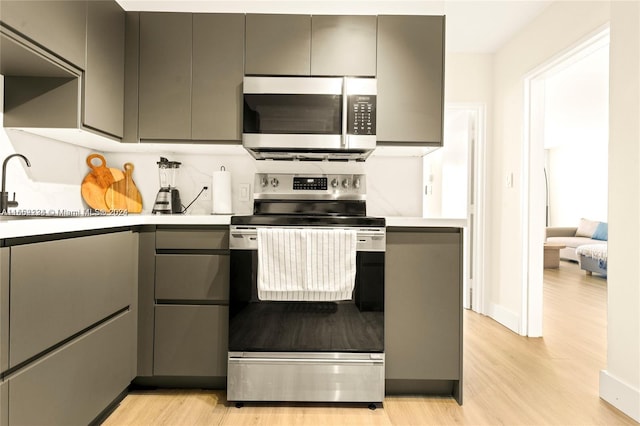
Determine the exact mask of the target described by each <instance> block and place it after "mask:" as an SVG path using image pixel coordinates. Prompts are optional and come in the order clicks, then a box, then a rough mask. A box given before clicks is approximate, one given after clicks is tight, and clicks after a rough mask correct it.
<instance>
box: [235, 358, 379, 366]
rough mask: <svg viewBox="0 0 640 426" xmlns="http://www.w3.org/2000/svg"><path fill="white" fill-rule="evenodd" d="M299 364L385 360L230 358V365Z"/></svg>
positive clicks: (364, 362) (375, 362)
mask: <svg viewBox="0 0 640 426" xmlns="http://www.w3.org/2000/svg"><path fill="white" fill-rule="evenodd" d="M292 362H295V363H299V364H333V365H336V364H344V365H349V364H359V365H384V359H335V358H331V359H327V358H325V359H317V358H244V357H243V358H232V357H229V363H235V364H244V363H255V364H284V363H292Z"/></svg>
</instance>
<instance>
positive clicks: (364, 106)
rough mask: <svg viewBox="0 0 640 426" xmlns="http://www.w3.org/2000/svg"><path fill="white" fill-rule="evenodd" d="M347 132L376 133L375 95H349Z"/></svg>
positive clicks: (354, 133)
mask: <svg viewBox="0 0 640 426" xmlns="http://www.w3.org/2000/svg"><path fill="white" fill-rule="evenodd" d="M347 134H349V135H375V134H376V96H375V95H349V96H348V99H347Z"/></svg>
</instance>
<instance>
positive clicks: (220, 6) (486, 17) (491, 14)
mask: <svg viewBox="0 0 640 426" xmlns="http://www.w3.org/2000/svg"><path fill="white" fill-rule="evenodd" d="M117 1H118V3H119V4H120V5H121V6H122V7H123V8H124V9H125V10H127V11H173V12H219V13H238V12H240V13H301V14H344V15H347V14H359V15H364V14H418V15H429V14H435V15H443V14H444V15H446V17H447V21H446V28H447V34H446V49H447V51H448V52H466V53H491V52H495V51H496V50H497V49H499V48H500V47H501V46H502V45H503V44H504V43H505V42H506V41H508V40H509V39H510V38H511V37H512V36H513V35H514V34H515V33H516V32H517V31H518V30H519V29H520V28H522V27H523V26H525V25H526V24H527V23H529V22H531V20H533V19H534V18H535V17H536V16H538V15H539V14H540V13H541V12H542V11H543V10H544V9H545V8H547V7H548V6H549V5H550V4H551V3H552V1H547V0H498V1H486V0H422V1H417V0H408V1H407V0H400V1H391V0H385V1H375V0H374V1H370V0H345V1H338V0H325V1H318V0H295V1H294V0H251V1H245V0H235V1H233V0H117Z"/></svg>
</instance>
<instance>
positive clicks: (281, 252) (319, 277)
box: [258, 228, 357, 301]
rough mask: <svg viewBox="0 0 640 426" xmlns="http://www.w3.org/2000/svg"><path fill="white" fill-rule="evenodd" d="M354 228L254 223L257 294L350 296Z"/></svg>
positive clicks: (262, 297) (268, 296)
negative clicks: (258, 224)
mask: <svg viewBox="0 0 640 426" xmlns="http://www.w3.org/2000/svg"><path fill="white" fill-rule="evenodd" d="M356 246H357V232H356V231H355V230H350V229H291V228H259V229H258V298H259V299H260V300H288V301H337V300H350V299H351V298H352V294H353V288H354V286H355V276H356Z"/></svg>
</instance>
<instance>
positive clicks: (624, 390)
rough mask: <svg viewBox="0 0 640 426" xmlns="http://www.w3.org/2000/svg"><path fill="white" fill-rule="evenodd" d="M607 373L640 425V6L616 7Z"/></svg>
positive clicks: (606, 388) (617, 402)
mask: <svg viewBox="0 0 640 426" xmlns="http://www.w3.org/2000/svg"><path fill="white" fill-rule="evenodd" d="M610 49H611V58H610V61H611V62H610V63H611V64H610V76H611V85H610V93H611V95H610V110H609V111H610V124H609V125H610V132H609V137H610V140H609V147H610V149H609V223H610V224H609V249H608V255H609V261H608V265H607V274H608V280H607V289H608V310H607V311H608V317H607V368H606V370H604V371H602V373H601V375H600V396H601V397H602V398H603V399H605V400H606V401H608V402H609V403H611V404H612V405H614V406H615V407H618V408H619V409H620V410H622V411H623V412H625V413H626V414H628V415H629V416H631V417H632V418H634V419H635V420H636V421H638V422H640V263H639V262H638V259H640V169H639V168H638V164H640V3H639V2H637V1H634V2H612V3H611V47H610Z"/></svg>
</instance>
